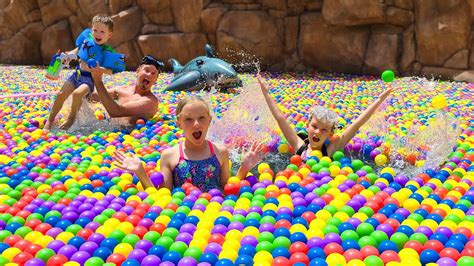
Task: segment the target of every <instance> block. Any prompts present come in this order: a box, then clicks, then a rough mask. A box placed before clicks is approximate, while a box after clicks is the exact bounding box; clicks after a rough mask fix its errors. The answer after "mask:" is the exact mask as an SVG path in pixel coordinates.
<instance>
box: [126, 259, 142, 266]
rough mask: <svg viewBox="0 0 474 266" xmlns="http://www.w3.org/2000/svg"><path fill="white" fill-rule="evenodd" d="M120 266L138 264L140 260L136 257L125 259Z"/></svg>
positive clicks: (137, 265)
mask: <svg viewBox="0 0 474 266" xmlns="http://www.w3.org/2000/svg"><path fill="white" fill-rule="evenodd" d="M122 266H140V262H138V260H136V259H126V260H125V261H124V262H122Z"/></svg>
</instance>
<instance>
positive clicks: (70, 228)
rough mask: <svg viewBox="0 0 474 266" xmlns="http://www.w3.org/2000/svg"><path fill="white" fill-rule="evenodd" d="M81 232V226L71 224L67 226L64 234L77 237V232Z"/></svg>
mask: <svg viewBox="0 0 474 266" xmlns="http://www.w3.org/2000/svg"><path fill="white" fill-rule="evenodd" d="M81 230H82V226H80V225H78V224H71V225H70V226H68V227H67V228H66V232H70V233H72V234H73V235H77V232H79V231H81Z"/></svg>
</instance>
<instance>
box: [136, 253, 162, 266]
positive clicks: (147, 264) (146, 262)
mask: <svg viewBox="0 0 474 266" xmlns="http://www.w3.org/2000/svg"><path fill="white" fill-rule="evenodd" d="M160 263H161V260H160V258H159V257H158V256H155V255H148V256H146V257H144V258H143V260H142V262H141V265H142V266H155V265H159V264H160Z"/></svg>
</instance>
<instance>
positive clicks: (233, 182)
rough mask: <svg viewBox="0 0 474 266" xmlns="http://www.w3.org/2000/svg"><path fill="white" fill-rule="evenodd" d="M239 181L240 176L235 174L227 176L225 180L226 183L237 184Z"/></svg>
mask: <svg viewBox="0 0 474 266" xmlns="http://www.w3.org/2000/svg"><path fill="white" fill-rule="evenodd" d="M239 182H240V178H238V177H236V176H233V177H229V179H228V180H227V184H237V183H239Z"/></svg>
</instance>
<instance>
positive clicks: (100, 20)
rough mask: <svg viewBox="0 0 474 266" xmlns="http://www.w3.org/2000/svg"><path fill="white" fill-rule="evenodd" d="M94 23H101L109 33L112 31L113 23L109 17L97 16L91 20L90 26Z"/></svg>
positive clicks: (104, 15)
mask: <svg viewBox="0 0 474 266" xmlns="http://www.w3.org/2000/svg"><path fill="white" fill-rule="evenodd" d="M94 23H102V24H104V25H105V26H107V28H108V29H109V31H114V21H113V20H112V18H111V17H110V16H107V15H106V14H98V15H96V16H95V17H93V18H92V24H94Z"/></svg>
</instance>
